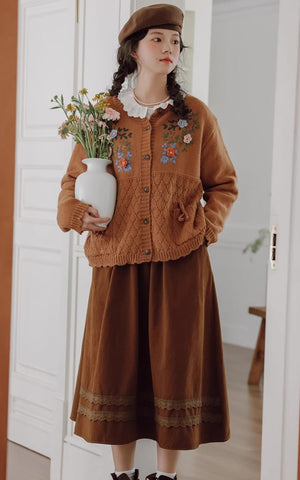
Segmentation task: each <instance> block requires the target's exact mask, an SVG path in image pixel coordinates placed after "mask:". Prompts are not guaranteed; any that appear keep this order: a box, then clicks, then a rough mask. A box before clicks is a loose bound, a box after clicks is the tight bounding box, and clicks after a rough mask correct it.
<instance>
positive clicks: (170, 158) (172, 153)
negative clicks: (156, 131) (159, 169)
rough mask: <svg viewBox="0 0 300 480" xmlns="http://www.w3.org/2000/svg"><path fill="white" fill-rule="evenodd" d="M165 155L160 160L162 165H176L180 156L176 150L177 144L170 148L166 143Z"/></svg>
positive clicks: (172, 144) (171, 145) (164, 147)
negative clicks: (170, 163) (168, 163)
mask: <svg viewBox="0 0 300 480" xmlns="http://www.w3.org/2000/svg"><path fill="white" fill-rule="evenodd" d="M162 147H163V149H164V150H163V155H162V157H161V159H160V161H161V162H162V163H167V162H173V163H176V161H175V158H176V157H177V155H178V150H177V149H176V148H175V147H176V142H174V143H170V144H169V146H167V142H165V143H164V144H163V145H162Z"/></svg>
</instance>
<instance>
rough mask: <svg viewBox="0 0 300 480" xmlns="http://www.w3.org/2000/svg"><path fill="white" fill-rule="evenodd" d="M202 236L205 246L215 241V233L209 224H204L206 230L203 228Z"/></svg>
mask: <svg viewBox="0 0 300 480" xmlns="http://www.w3.org/2000/svg"><path fill="white" fill-rule="evenodd" d="M204 238H205V239H206V246H208V245H210V244H211V243H215V242H216V241H217V235H216V234H215V232H214V231H213V230H212V229H211V228H210V226H209V225H208V224H206V230H205V234H204Z"/></svg>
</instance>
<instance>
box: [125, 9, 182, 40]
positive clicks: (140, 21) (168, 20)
mask: <svg viewBox="0 0 300 480" xmlns="http://www.w3.org/2000/svg"><path fill="white" fill-rule="evenodd" d="M183 17H184V15H183V11H182V10H181V9H180V8H178V7H175V5H169V4H167V3H158V4H156V5H149V6H148V7H143V8H140V9H139V10H136V11H135V12H134V13H133V14H132V15H131V17H130V18H129V20H128V21H127V22H126V23H125V25H124V26H123V28H122V30H121V31H120V33H119V37H118V38H119V43H120V44H121V43H122V41H123V40H125V38H127V37H129V35H131V34H132V33H135V32H137V31H138V30H142V29H143V28H150V27H152V26H160V28H168V29H170V30H176V31H177V32H179V33H181V31H182V24H183Z"/></svg>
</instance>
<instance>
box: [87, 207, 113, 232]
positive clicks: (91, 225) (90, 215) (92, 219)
mask: <svg viewBox="0 0 300 480" xmlns="http://www.w3.org/2000/svg"><path fill="white" fill-rule="evenodd" d="M109 219H110V217H100V216H99V212H98V210H97V209H96V208H94V207H89V208H88V209H87V211H86V212H85V213H84V215H83V217H82V230H83V231H84V230H89V231H91V232H102V231H105V230H106V228H107V227H100V226H99V225H95V223H104V222H106V221H107V220H109Z"/></svg>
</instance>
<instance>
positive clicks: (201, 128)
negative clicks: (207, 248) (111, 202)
mask: <svg viewBox="0 0 300 480" xmlns="http://www.w3.org/2000/svg"><path fill="white" fill-rule="evenodd" d="M107 98H108V100H109V102H110V106H111V107H112V108H114V109H115V110H117V111H119V112H120V120H119V121H118V122H117V123H116V124H115V130H117V135H116V136H115V138H114V146H113V154H112V158H111V160H112V163H111V164H109V165H108V166H107V171H108V172H110V173H111V174H113V175H114V176H115V177H116V179H117V182H118V183H117V186H118V189H117V202H116V208H115V212H114V215H113V217H112V220H111V221H110V223H109V224H108V226H107V229H106V230H105V231H103V232H96V233H93V232H89V233H88V235H87V238H86V241H85V245H84V251H85V255H86V256H87V258H88V261H89V264H90V266H97V267H100V266H113V265H124V264H126V263H142V262H149V261H166V260H171V259H177V258H179V257H182V256H185V255H188V254H189V253H190V252H191V251H192V250H195V249H197V248H198V247H199V246H200V245H201V244H203V242H205V243H206V244H207V245H209V244H210V243H213V242H216V241H217V239H218V234H219V233H220V232H221V231H222V229H223V227H224V222H225V219H226V218H227V216H228V215H229V212H230V210H231V207H232V204H233V202H234V201H235V200H236V198H237V196H238V189H237V176H236V171H235V169H234V167H233V164H232V162H231V160H230V157H229V154H228V152H227V149H226V147H225V145H224V142H223V138H222V134H221V131H220V127H219V124H218V121H217V118H216V116H215V115H214V114H213V113H212V111H211V110H210V109H209V107H208V106H207V105H206V104H205V103H204V102H203V101H201V100H199V99H198V98H196V97H194V96H192V95H189V94H187V95H186V96H185V102H186V104H187V105H188V107H189V108H191V109H192V119H191V120H189V121H186V120H184V119H180V118H178V116H177V115H176V114H175V112H174V110H173V107H172V105H168V106H167V108H165V109H162V108H160V109H157V110H155V112H154V113H153V114H152V116H151V117H150V119H149V120H148V119H147V118H139V117H131V116H129V115H128V114H127V112H126V111H125V110H124V109H123V104H122V102H121V101H120V100H119V99H118V97H117V96H112V97H107ZM86 157H87V155H86V151H85V149H84V148H83V146H82V145H81V144H76V145H75V148H74V150H73V153H72V156H71V159H70V162H69V165H68V168H67V171H66V173H65V175H64V176H63V178H62V180H61V192H60V194H59V198H58V211H57V222H58V225H59V227H60V228H61V230H63V231H64V232H67V231H69V230H70V229H73V230H75V231H76V232H78V233H79V234H81V233H82V231H83V230H82V217H83V214H84V212H85V211H86V210H87V208H88V207H89V204H86V203H83V202H81V201H79V200H77V199H75V197H74V186H75V180H76V177H77V176H78V175H79V174H80V173H82V172H84V171H85V170H86V168H87V167H86V165H85V164H83V163H82V162H81V160H82V159H83V158H86ZM202 196H203V199H204V201H205V202H206V203H205V206H204V207H203V206H202V204H201V202H200V199H201V197H202ZM99 214H100V216H102V213H101V211H99Z"/></svg>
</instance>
